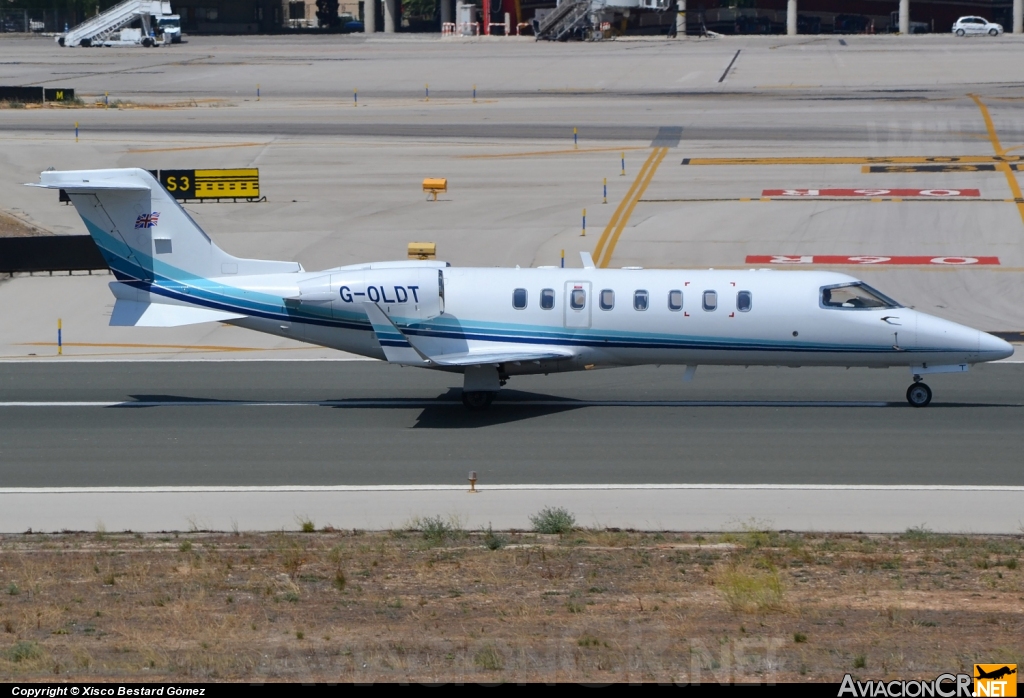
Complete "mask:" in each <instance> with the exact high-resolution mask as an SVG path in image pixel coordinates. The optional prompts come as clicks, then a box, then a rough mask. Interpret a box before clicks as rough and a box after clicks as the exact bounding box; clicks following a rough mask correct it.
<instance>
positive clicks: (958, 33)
mask: <svg viewBox="0 0 1024 698" xmlns="http://www.w3.org/2000/svg"><path fill="white" fill-rule="evenodd" d="M966 33H967V32H965V31H964V30H963V29H957V30H956V35H957V36H963V35H964V34H966Z"/></svg>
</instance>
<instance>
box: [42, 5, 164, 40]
mask: <svg viewBox="0 0 1024 698" xmlns="http://www.w3.org/2000/svg"><path fill="white" fill-rule="evenodd" d="M169 14H171V3H170V2H168V1H167V0H124V2H122V3H119V4H117V5H114V6H113V7H111V8H110V9H109V10H107V11H105V12H101V13H99V14H98V15H96V16H95V17H90V18H89V19H87V20H85V21H84V22H82V23H81V24H79V25H78V26H76V27H74V28H73V29H71V30H69V31H68V33H67V34H65V35H64V36H61V37H58V39H57V43H59V44H60V45H61V46H93V45H99V44H102V43H103V42H104V41H106V40H108V39H109V38H110V37H111V36H112V35H113V34H114V32H117V31H120V30H121V29H123V28H124V27H127V26H128V25H129V24H131V23H132V22H134V21H135V20H136V19H139V20H141V21H142V30H143V35H147V34H149V29H150V27H149V24H150V21H149V18H150V17H151V16H153V17H159V16H161V15H169Z"/></svg>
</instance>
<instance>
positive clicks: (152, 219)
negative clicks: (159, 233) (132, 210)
mask: <svg viewBox="0 0 1024 698" xmlns="http://www.w3.org/2000/svg"><path fill="white" fill-rule="evenodd" d="M159 220H160V212H159V211H153V212H152V213H143V214H142V215H141V216H139V217H138V218H136V219H135V229H136V230H138V229H139V228H155V227H156V224H157V221H159Z"/></svg>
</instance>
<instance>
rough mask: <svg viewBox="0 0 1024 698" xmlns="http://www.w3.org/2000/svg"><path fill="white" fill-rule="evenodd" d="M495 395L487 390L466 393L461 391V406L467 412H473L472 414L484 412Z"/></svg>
mask: <svg viewBox="0 0 1024 698" xmlns="http://www.w3.org/2000/svg"><path fill="white" fill-rule="evenodd" d="M495 394H496V393H494V392H491V391H489V390H471V391H468V392H467V391H465V390H463V391H462V404H463V405H464V406H465V407H466V409H467V410H473V411H474V412H479V411H481V410H486V409H487V408H488V407H490V406H491V403H492V402H493V401H494V396H495Z"/></svg>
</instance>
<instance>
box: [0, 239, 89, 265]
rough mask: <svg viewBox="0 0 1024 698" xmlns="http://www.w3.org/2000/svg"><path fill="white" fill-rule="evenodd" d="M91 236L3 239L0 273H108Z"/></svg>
mask: <svg viewBox="0 0 1024 698" xmlns="http://www.w3.org/2000/svg"><path fill="white" fill-rule="evenodd" d="M106 269H107V263H106V262H105V261H104V260H103V255H101V254H100V250H99V248H98V247H96V243H95V242H93V239H92V237H91V236H89V235H47V236H42V237H18V238H0V273H4V274H16V273H21V272H50V273H51V274H52V273H53V272H55V271H57V272H63V271H66V272H73V271H88V272H90V273H91V272H93V271H98V270H106Z"/></svg>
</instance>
